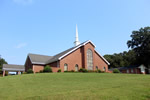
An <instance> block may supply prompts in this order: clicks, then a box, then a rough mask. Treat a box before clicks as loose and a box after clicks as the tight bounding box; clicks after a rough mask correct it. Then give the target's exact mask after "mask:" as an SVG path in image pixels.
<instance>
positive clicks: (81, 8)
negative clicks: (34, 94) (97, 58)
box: [0, 0, 150, 64]
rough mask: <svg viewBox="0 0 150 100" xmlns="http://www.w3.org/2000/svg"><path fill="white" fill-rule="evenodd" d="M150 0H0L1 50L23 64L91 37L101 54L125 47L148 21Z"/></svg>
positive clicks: (5, 55) (13, 60)
mask: <svg viewBox="0 0 150 100" xmlns="http://www.w3.org/2000/svg"><path fill="white" fill-rule="evenodd" d="M149 5H150V0H0V55H2V57H3V58H4V59H5V60H6V61H7V62H8V63H9V64H24V62H25V60H26V57H27V54H28V53H35V54H43V55H50V56H53V55H55V54H57V53H59V52H61V51H64V50H66V49H68V48H70V47H73V46H74V45H73V42H74V41H75V27H76V24H77V25H78V30H79V40H80V42H84V41H86V40H91V41H92V42H93V43H94V44H95V45H96V50H97V51H98V52H99V53H100V54H102V55H105V54H113V53H119V52H122V51H127V50H128V48H127V45H126V42H127V40H129V39H131V38H130V35H131V33H132V31H133V30H138V29H139V28H141V27H146V26H150V6H149Z"/></svg>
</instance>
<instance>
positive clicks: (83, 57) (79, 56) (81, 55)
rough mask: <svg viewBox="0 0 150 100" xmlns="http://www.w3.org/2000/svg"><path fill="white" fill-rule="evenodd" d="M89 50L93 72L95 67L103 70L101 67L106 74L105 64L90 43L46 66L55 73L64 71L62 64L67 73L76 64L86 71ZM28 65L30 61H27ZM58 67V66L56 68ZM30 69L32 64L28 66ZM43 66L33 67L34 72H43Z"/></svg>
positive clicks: (106, 66)
mask: <svg viewBox="0 0 150 100" xmlns="http://www.w3.org/2000/svg"><path fill="white" fill-rule="evenodd" d="M88 49H91V50H92V52H93V69H94V70H95V68H96V66H98V69H100V70H103V67H105V68H106V72H108V65H107V64H106V62H105V61H104V60H103V59H102V58H101V57H100V56H99V55H98V54H97V53H96V52H95V50H94V49H95V48H94V46H93V45H92V44H91V43H88V44H86V45H85V46H82V47H80V48H79V49H77V50H75V51H74V52H72V53H71V54H69V55H67V56H66V57H64V58H62V59H61V60H60V61H59V62H54V63H50V64H48V65H50V66H51V68H52V70H53V72H57V71H58V69H61V71H62V72H63V71H64V64H65V63H66V64H67V65H68V71H71V70H75V65H76V64H78V68H79V69H80V68H86V69H87V50H88ZM27 62H28V63H29V62H30V61H27ZM57 65H59V66H57ZM30 66H31V67H32V64H30ZM43 69H44V66H42V65H33V70H34V72H39V71H40V70H43Z"/></svg>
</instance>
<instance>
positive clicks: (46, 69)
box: [43, 65, 52, 73]
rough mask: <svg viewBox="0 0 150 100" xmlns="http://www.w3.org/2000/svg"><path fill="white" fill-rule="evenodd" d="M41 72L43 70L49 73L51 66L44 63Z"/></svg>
mask: <svg viewBox="0 0 150 100" xmlns="http://www.w3.org/2000/svg"><path fill="white" fill-rule="evenodd" d="M43 72H44V73H51V72H52V69H51V67H50V66H49V65H46V66H45V67H44V70H43Z"/></svg>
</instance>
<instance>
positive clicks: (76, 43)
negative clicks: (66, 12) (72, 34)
mask: <svg viewBox="0 0 150 100" xmlns="http://www.w3.org/2000/svg"><path fill="white" fill-rule="evenodd" d="M79 44H80V42H79V38H78V27H77V24H76V40H75V42H74V45H75V46H77V45H79Z"/></svg>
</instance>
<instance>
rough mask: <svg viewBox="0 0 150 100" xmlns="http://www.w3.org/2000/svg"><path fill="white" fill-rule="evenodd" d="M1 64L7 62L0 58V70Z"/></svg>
mask: <svg viewBox="0 0 150 100" xmlns="http://www.w3.org/2000/svg"><path fill="white" fill-rule="evenodd" d="M3 64H7V62H6V61H5V59H3V58H0V69H2V66H3Z"/></svg>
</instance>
